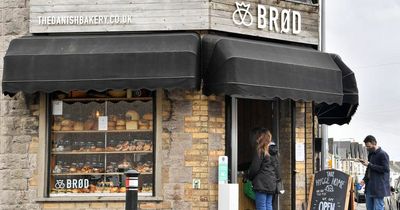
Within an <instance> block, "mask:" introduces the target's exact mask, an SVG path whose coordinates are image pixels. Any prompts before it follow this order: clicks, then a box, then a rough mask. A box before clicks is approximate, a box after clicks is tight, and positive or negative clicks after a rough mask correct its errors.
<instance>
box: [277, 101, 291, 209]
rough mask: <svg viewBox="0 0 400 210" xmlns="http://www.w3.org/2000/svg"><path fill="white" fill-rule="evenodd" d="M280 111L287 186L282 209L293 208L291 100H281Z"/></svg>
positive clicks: (282, 152)
mask: <svg viewBox="0 0 400 210" xmlns="http://www.w3.org/2000/svg"><path fill="white" fill-rule="evenodd" d="M279 106H280V107H279V108H280V113H279V117H280V120H279V152H280V156H279V157H280V166H281V176H282V181H283V184H284V188H285V191H286V192H285V194H283V195H281V196H280V205H281V209H282V210H283V209H285V210H286V209H287V210H289V209H291V205H292V196H291V193H292V191H291V187H292V171H293V168H292V161H291V160H292V155H293V154H292V148H291V142H292V135H291V124H292V122H291V118H292V116H291V103H290V101H281V102H280V105H279Z"/></svg>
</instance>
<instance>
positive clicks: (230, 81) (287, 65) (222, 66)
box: [202, 35, 343, 104]
mask: <svg viewBox="0 0 400 210" xmlns="http://www.w3.org/2000/svg"><path fill="white" fill-rule="evenodd" d="M202 53H203V55H202V58H203V66H204V69H205V71H204V72H203V78H204V85H203V91H204V93H205V94H206V95H211V94H226V95H239V96H245V97H254V96H255V97H264V98H275V97H278V98H280V99H293V100H304V101H315V102H317V103H322V102H325V103H327V104H333V103H337V104H342V99H343V89H342V72H341V70H340V68H339V67H338V65H337V64H336V63H335V62H334V61H333V59H332V58H331V56H330V55H329V54H327V53H322V52H319V51H317V50H314V49H309V48H305V47H295V46H289V45H284V44H275V43H269V42H263V41H252V40H246V39H238V38H230V37H222V36H216V35H205V36H204V37H203V41H202Z"/></svg>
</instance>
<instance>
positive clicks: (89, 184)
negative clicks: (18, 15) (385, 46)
mask: <svg viewBox="0 0 400 210" xmlns="http://www.w3.org/2000/svg"><path fill="white" fill-rule="evenodd" d="M77 2H79V3H77V4H74V5H68V6H66V5H64V4H62V3H61V2H59V1H54V2H53V1H52V2H44V1H41V0H31V4H30V6H29V7H30V8H29V9H30V18H31V21H30V27H29V32H26V33H30V35H27V36H23V37H21V38H16V39H14V40H12V41H11V43H10V45H9V47H8V49H7V52H6V55H5V57H4V70H3V78H2V92H3V94H4V95H5V96H4V99H2V100H3V101H7V102H10V101H15V102H14V103H18V104H20V106H22V107H24V108H23V109H24V110H25V111H23V113H22V114H21V115H20V116H14V115H12V112H11V111H10V112H7V113H6V114H2V115H5V116H8V117H10V119H11V117H13V118H12V120H13V122H14V123H17V124H22V125H23V126H20V127H19V128H18V129H16V128H15V127H12V126H10V127H9V128H8V127H7V126H6V128H5V130H6V131H5V132H3V133H4V134H2V135H4V136H7V137H11V139H17V138H19V136H24V137H25V138H28V140H25V141H24V142H23V144H24V145H25V146H26V148H27V149H26V150H24V151H22V152H21V154H20V155H26V156H28V157H29V158H31V162H32V164H29V166H28V167H23V166H18V163H15V164H12V163H10V165H11V166H10V167H13V168H14V169H19V170H24V171H25V172H26V174H28V175H27V177H25V182H27V185H26V188H24V189H22V191H26V192H29V193H30V197H29V199H24V200H23V201H21V202H20V203H19V204H15V205H19V206H18V207H24V208H31V209H32V208H35V209H50V208H52V209H99V208H100V209H101V208H103V209H123V208H124V200H125V192H126V186H125V182H124V179H125V177H124V172H125V171H126V170H127V169H131V168H133V169H136V170H137V171H138V172H140V177H139V207H140V209H217V208H218V201H222V200H224V199H227V198H226V197H223V195H219V194H218V188H219V185H218V158H219V156H228V159H229V177H228V181H229V183H232V184H238V185H239V201H238V202H239V206H240V207H239V209H252V208H253V206H252V205H253V203H252V202H251V200H250V199H249V198H247V197H246V196H245V195H244V193H243V189H242V188H243V186H242V179H243V173H244V171H246V170H247V169H248V167H249V164H250V161H251V157H252V142H251V141H250V139H251V138H250V133H251V130H252V129H253V128H255V127H266V128H268V129H269V130H271V131H272V135H273V139H274V141H275V142H276V143H277V145H278V146H279V151H280V160H281V171H282V174H283V175H282V180H283V183H284V185H285V190H286V193H285V194H284V195H281V196H280V199H279V200H278V201H279V202H278V204H277V205H279V207H280V209H299V208H301V207H302V206H304V205H305V203H306V201H307V193H306V192H307V190H308V187H309V182H310V180H309V179H308V178H309V177H310V175H311V174H313V173H314V171H315V165H316V163H315V157H314V139H315V138H316V137H318V126H319V124H344V123H348V122H349V121H350V119H351V116H352V115H353V114H354V112H355V110H356V108H357V105H358V91H357V85H356V80H355V77H354V74H353V72H352V71H351V70H350V69H349V68H348V67H347V66H346V65H345V64H344V63H343V62H342V60H341V59H340V57H339V56H337V55H334V54H328V53H322V52H320V51H318V50H316V49H317V48H318V44H319V43H318V40H319V34H318V27H319V25H318V24H319V15H318V14H319V5H318V4H313V3H312V2H303V3H300V2H293V1H279V2H273V3H269V4H268V5H258V4H257V3H256V2H249V3H246V2H245V3H243V2H241V3H238V2H233V1H227V2H225V1H224V2H221V1H214V0H213V1H208V0H204V1H203V0H201V1H195V2H181V1H177V2H175V3H174V2H172V3H171V2H169V3H166V2H164V1H153V2H151V3H146V2H144V3H131V2H130V1H118V2H119V4H112V3H113V1H109V2H108V1H104V2H103V1H102V3H101V4H96V5H93V4H91V3H90V2H89V1H85V0H79V1H77ZM114 3H115V2H114ZM85 5H86V6H87V7H84V6H85ZM111 5H112V6H111ZM257 6H258V7H262V8H264V10H262V11H264V12H267V11H269V12H270V13H268V14H269V16H268V15H266V13H262V15H263V16H261V17H260V18H257V17H256V14H255V11H257V9H256V8H257ZM77 7H79V8H80V9H79V10H78V9H76V8H77ZM83 8H87V10H88V12H89V11H90V12H91V13H90V14H95V13H96V12H97V13H98V15H97V14H95V15H91V16H90V17H89V16H88V17H86V19H88V21H87V23H86V22H85V20H86V19H85V17H83V16H82V10H83ZM104 9H107V10H109V11H108V13H107V14H115V15H113V18H114V19H115V20H116V16H117V15H116V14H118V15H122V16H123V17H120V19H121V20H123V19H124V18H125V19H127V20H130V21H125V22H124V21H120V22H118V23H116V22H113V23H112V24H110V23H109V22H107V21H106V20H111V18H110V17H109V18H108V19H107V17H106V16H107V15H105V14H103V13H101V12H102V11H104ZM68 10H70V11H68ZM76 11H80V12H81V13H77V12H76ZM238 12H239V13H240V14H242V15H238ZM64 13H65V14H64ZM54 14H57V16H55V15H54ZM71 14H73V16H71ZM244 14H246V15H244ZM252 14H253V16H254V17H253V16H252V17H251V18H250V16H251V15H252ZM68 15H70V16H68ZM135 15H136V16H135ZM81 16H82V18H80V17H81ZM238 17H241V18H243V19H241V20H240V19H239V21H238V20H237V19H235V18H238ZM246 18H247V19H246ZM81 19H82V23H81V22H79V21H80V20H81ZM281 19H282V20H286V22H285V21H283V22H281ZM44 20H46V21H44ZM64 20H65V21H64ZM69 20H71V21H69ZM75 20H76V21H77V22H76V21H75ZM90 20H92V22H90ZM100 20H102V21H100ZM250 20H251V22H253V21H254V23H253V25H251V24H250V22H249V21H250ZM57 21H58V22H57ZM257 21H266V22H263V23H262V24H261V23H260V25H261V26H264V24H265V25H267V24H268V25H271V24H272V25H273V27H271V28H270V30H266V27H261V28H257V24H256V22H257ZM287 21H289V22H290V21H292V22H291V23H295V26H293V28H291V29H290V30H289V25H287V24H288V22H287ZM302 24H303V25H302ZM275 28H276V29H278V28H279V29H282V31H281V32H277V31H276V29H275ZM261 29H262V30H261ZM286 29H288V30H286ZM82 32H87V33H82ZM294 32H295V33H294ZM10 103H11V102H10ZM2 110H4V109H2ZM27 118H28V119H30V120H31V123H29V125H27V124H24V122H25V121H26V119H27ZM33 125H37V126H33ZM18 144H20V143H19V142H18ZM7 155H8V156H9V157H10V158H11V157H13V154H11V152H10V153H9V154H7ZM11 180H14V179H13V178H12V173H11ZM15 180H20V179H17V178H15ZM14 182H16V181H14ZM16 192H17V190H15V193H16ZM12 193H14V192H13V191H11V194H12ZM10 205H14V204H10Z"/></svg>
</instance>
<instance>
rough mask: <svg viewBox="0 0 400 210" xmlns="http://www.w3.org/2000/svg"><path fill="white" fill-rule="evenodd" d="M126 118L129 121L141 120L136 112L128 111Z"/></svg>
mask: <svg viewBox="0 0 400 210" xmlns="http://www.w3.org/2000/svg"><path fill="white" fill-rule="evenodd" d="M125 117H126V119H129V120H139V119H140V116H139V114H138V113H137V112H136V111H134V110H129V111H127V112H126V114H125Z"/></svg>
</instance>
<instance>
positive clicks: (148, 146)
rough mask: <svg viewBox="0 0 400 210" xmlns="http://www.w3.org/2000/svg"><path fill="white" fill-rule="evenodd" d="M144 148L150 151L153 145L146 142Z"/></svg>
mask: <svg viewBox="0 0 400 210" xmlns="http://www.w3.org/2000/svg"><path fill="white" fill-rule="evenodd" d="M143 150H144V151H150V150H151V145H150V144H144V146H143Z"/></svg>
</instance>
